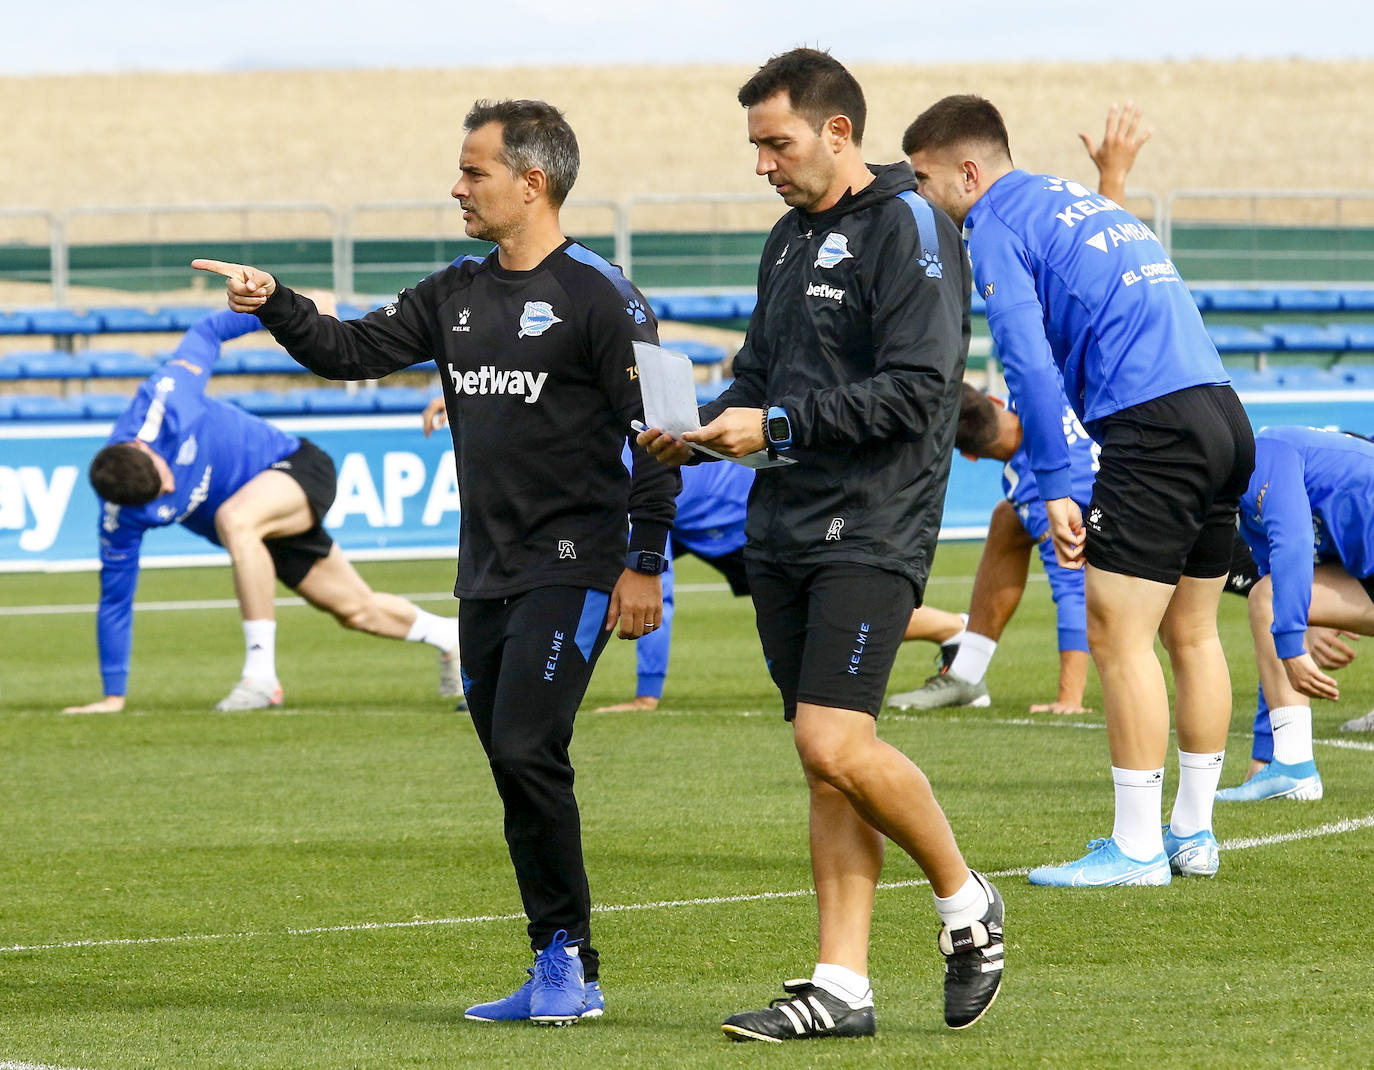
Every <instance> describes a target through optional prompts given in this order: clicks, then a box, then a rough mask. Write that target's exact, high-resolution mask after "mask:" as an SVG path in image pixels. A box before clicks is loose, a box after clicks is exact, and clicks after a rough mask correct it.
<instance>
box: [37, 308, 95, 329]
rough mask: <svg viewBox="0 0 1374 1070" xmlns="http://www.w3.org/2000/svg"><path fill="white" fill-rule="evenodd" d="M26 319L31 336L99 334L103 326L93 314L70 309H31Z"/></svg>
mask: <svg viewBox="0 0 1374 1070" xmlns="http://www.w3.org/2000/svg"><path fill="white" fill-rule="evenodd" d="M28 317H29V330H30V332H31V333H32V334H60V335H72V334H99V333H100V331H101V329H102V328H103V326H104V324H102V323H101V320H100V317H99V316H97V315H96V314H95V313H94V312H76V311H74V310H72V309H70V308H32V309H29V310H28Z"/></svg>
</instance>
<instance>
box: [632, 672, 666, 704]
mask: <svg viewBox="0 0 1374 1070" xmlns="http://www.w3.org/2000/svg"><path fill="white" fill-rule="evenodd" d="M667 679H668V674H667V673H661V672H642V673H640V674H639V676H638V681H639V683H638V686H637V687H636V688H635V698H638V697H639V696H641V695H647V696H648V697H649V698H662V697H663V683H664V681H665V680H667Z"/></svg>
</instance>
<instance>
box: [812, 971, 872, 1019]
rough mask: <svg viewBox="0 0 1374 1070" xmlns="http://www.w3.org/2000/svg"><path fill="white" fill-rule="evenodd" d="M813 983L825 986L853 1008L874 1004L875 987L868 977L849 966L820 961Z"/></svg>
mask: <svg viewBox="0 0 1374 1070" xmlns="http://www.w3.org/2000/svg"><path fill="white" fill-rule="evenodd" d="M811 983H812V984H813V985H815V986H816V987H817V988H823V989H825V991H827V992H829V993H830V994H831V995H832V996H834V997H835V998H836V999H842V1000H844V1001H845V1003H847V1004H849V1006H850V1007H851V1008H852V1009H853V1010H858V1009H859V1008H860V1007H871V1006H873V989H872V988H870V987H869V984H868V978H867V977H864V976H863V975H862V974H857V973H855V972H854V971H853V970H851V969H850V968H849V967H848V966H837V965H835V963H833V962H818V963H816V970H815V972H814V973H813V974H812V975H811Z"/></svg>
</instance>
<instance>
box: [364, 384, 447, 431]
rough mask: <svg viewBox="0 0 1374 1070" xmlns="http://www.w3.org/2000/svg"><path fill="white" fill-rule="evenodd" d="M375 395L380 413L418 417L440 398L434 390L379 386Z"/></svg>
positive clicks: (414, 387)
mask: <svg viewBox="0 0 1374 1070" xmlns="http://www.w3.org/2000/svg"><path fill="white" fill-rule="evenodd" d="M375 393H376V395H377V411H378V412H402V413H404V412H413V413H414V414H415V415H416V416H417V417H418V416H419V415H420V413H422V412H424V411H425V406H426V405H428V404H429V403H430V401H431V400H432V399H434V398H436V397H438V396H439V395H438V394H436V393H435V392H434V391H433V390H422V389H421V388H420V387H418V386H379V387H377V389H376V391H375ZM416 426H417V427H418V426H419V424H418V422H417V423H416Z"/></svg>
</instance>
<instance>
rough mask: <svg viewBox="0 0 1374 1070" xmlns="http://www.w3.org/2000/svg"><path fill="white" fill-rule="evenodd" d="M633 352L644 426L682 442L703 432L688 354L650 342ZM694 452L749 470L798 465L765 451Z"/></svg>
mask: <svg viewBox="0 0 1374 1070" xmlns="http://www.w3.org/2000/svg"><path fill="white" fill-rule="evenodd" d="M634 351H635V363H636V364H637V365H638V366H639V392H640V395H641V396H642V397H643V399H644V422H645V423H646V424H647V425H648V426H649V427H657V428H658V429H659V430H661V431H666V432H668V434H670V435H672V436H673V437H674V438H681V437H682V435H683V433H684V432H686V431H698V430H700V429H701V420H700V418H699V417H698V415H697V384H696V377H695V376H694V375H693V374H692V361H691V360H690V358H688V357H687V355H686V354H685V353H679V352H677V351H676V350H672V349H665V348H664V347H663V346H656V345H653V344H652V343H650V342H635V343H634ZM692 449H694V450H696V451H697V452H698V453H704V454H706V455H707V456H710V457H715V458H717V459H719V460H722V461H732V462H733V463H735V464H742V465H744V467H746V468H779V467H782V466H783V465H788V464H796V463H797V462H796V461H794V460H792V458H790V457H783V456H778V457H773V458H770V457H769V456H768V453H767V451H766V450H758V451H757V452H755V453H750V454H746V455H745V456H743V457H727V456H726V455H725V454H723V453H717V452H716V451H715V450H711V449H707V448H706V447H705V446H698V445H695V444H693V446H692Z"/></svg>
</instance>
